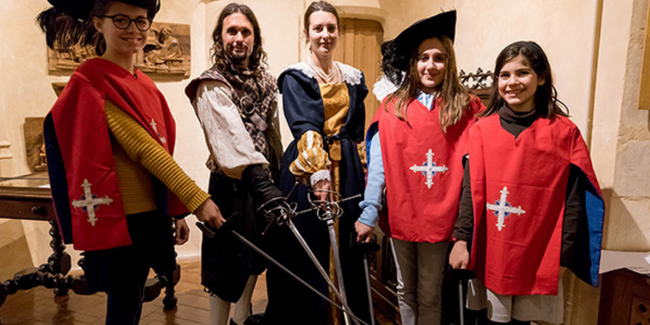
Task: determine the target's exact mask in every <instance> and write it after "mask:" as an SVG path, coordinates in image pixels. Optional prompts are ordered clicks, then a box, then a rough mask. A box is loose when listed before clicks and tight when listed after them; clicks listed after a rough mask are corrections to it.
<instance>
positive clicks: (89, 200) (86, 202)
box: [72, 178, 113, 226]
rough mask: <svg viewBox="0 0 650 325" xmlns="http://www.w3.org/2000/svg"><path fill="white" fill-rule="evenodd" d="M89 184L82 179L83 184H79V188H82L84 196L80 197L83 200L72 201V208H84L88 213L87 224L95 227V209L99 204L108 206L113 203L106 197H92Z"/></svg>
mask: <svg viewBox="0 0 650 325" xmlns="http://www.w3.org/2000/svg"><path fill="white" fill-rule="evenodd" d="M90 185H92V184H90V183H89V182H88V180H87V179H85V178H84V183H83V184H81V187H83V188H84V195H83V196H82V199H83V200H74V201H72V206H74V207H75V208H84V209H86V212H88V222H90V224H91V225H93V226H94V225H95V222H96V221H97V217H95V207H96V206H98V205H100V204H105V205H110V204H111V202H113V199H111V198H109V197H108V195H106V196H104V197H103V198H96V197H94V195H93V193H92V191H91V190H90Z"/></svg>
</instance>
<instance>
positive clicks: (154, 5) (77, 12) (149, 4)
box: [47, 0, 160, 20]
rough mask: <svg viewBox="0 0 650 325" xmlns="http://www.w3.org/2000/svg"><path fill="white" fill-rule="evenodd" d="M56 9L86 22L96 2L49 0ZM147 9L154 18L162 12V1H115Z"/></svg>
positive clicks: (87, 0) (89, 0)
mask: <svg viewBox="0 0 650 325" xmlns="http://www.w3.org/2000/svg"><path fill="white" fill-rule="evenodd" d="M47 1H48V2H49V3H50V4H51V5H52V6H53V7H54V8H56V9H57V10H59V11H62V12H64V13H65V14H66V15H68V16H70V17H72V18H75V19H82V20H85V19H87V18H88V15H90V12H91V11H92V10H93V7H94V6H95V0H47ZM114 1H118V2H123V3H126V4H130V5H133V6H136V7H140V8H144V9H147V11H148V13H147V16H149V18H152V19H153V17H154V16H155V15H156V13H158V10H160V0H114Z"/></svg>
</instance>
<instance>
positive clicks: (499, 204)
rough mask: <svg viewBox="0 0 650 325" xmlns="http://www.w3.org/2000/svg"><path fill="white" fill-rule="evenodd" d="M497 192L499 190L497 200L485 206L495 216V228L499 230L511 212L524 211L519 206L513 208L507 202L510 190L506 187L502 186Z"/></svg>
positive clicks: (520, 212) (519, 213)
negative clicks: (499, 194)
mask: <svg viewBox="0 0 650 325" xmlns="http://www.w3.org/2000/svg"><path fill="white" fill-rule="evenodd" d="M499 192H501V197H500V198H499V200H497V201H496V202H494V204H490V203H488V204H486V205H485V206H486V207H487V209H488V210H492V211H494V215H495V216H497V229H499V231H501V229H503V227H505V226H506V224H505V223H504V222H505V218H506V217H508V216H510V214H511V213H516V214H517V215H522V214H524V213H526V211H524V210H523V209H522V208H521V206H518V207H516V208H515V207H513V206H511V205H510V202H508V194H510V192H508V187H506V186H504V187H503V189H502V190H501V191H499Z"/></svg>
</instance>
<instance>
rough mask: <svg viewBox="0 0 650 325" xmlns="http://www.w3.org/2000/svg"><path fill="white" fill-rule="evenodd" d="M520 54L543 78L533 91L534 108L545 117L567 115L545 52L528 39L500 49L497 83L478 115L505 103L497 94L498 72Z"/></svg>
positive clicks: (489, 111)
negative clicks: (559, 97)
mask: <svg viewBox="0 0 650 325" xmlns="http://www.w3.org/2000/svg"><path fill="white" fill-rule="evenodd" d="M520 55H521V57H522V58H523V59H524V62H525V63H526V64H527V65H528V66H529V67H530V68H531V69H533V71H535V73H536V74H537V78H539V80H544V84H543V85H540V86H537V90H536V91H535V110H537V112H539V114H540V116H543V117H545V118H553V117H555V116H556V115H560V116H565V117H568V116H569V108H568V107H567V106H566V105H565V104H564V103H563V102H562V101H561V100H559V99H558V98H557V89H555V86H554V85H553V73H552V72H551V64H550V63H549V62H548V58H547V57H546V53H544V50H542V48H541V47H540V46H539V45H538V44H537V43H535V42H530V41H528V42H527V41H519V42H514V43H512V44H510V45H508V46H506V47H505V48H504V49H503V50H501V53H499V55H498V56H497V59H496V63H495V67H494V77H495V82H496V83H497V85H495V86H494V87H492V94H491V95H490V103H489V104H488V106H487V108H486V109H485V110H484V111H483V113H481V114H480V115H479V116H488V115H491V114H494V113H496V112H497V111H498V110H499V109H500V108H501V107H502V106H504V105H505V104H506V101H505V100H504V99H503V98H501V95H499V87H498V82H499V74H501V69H503V66H504V65H505V64H506V63H508V62H509V61H510V60H512V59H514V58H516V57H518V56H520Z"/></svg>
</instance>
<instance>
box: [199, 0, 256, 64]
mask: <svg viewBox="0 0 650 325" xmlns="http://www.w3.org/2000/svg"><path fill="white" fill-rule="evenodd" d="M237 12H240V13H242V14H243V15H244V16H246V18H247V19H248V21H249V22H250V23H251V25H253V35H254V38H255V40H254V44H253V53H252V54H251V57H250V60H249V63H248V68H249V69H250V70H252V71H254V72H255V73H256V74H259V73H261V71H262V70H265V69H267V68H268V63H267V54H266V52H264V49H263V48H262V31H261V29H260V24H259V23H258V22H257V18H255V14H254V13H253V11H252V10H251V8H249V7H248V6H247V5H244V4H239V3H230V4H228V5H227V6H226V7H225V8H223V10H222V11H221V14H220V15H219V19H218V20H217V26H216V27H215V28H214V31H213V32H212V41H213V42H214V43H213V44H212V62H213V63H214V64H215V65H216V66H217V68H218V69H219V70H221V71H229V70H230V68H231V67H232V64H233V63H232V61H231V60H230V58H228V56H227V55H226V51H225V49H224V47H223V38H222V37H221V33H222V31H223V21H224V20H225V19H226V17H228V16H230V15H232V14H234V13H237Z"/></svg>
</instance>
